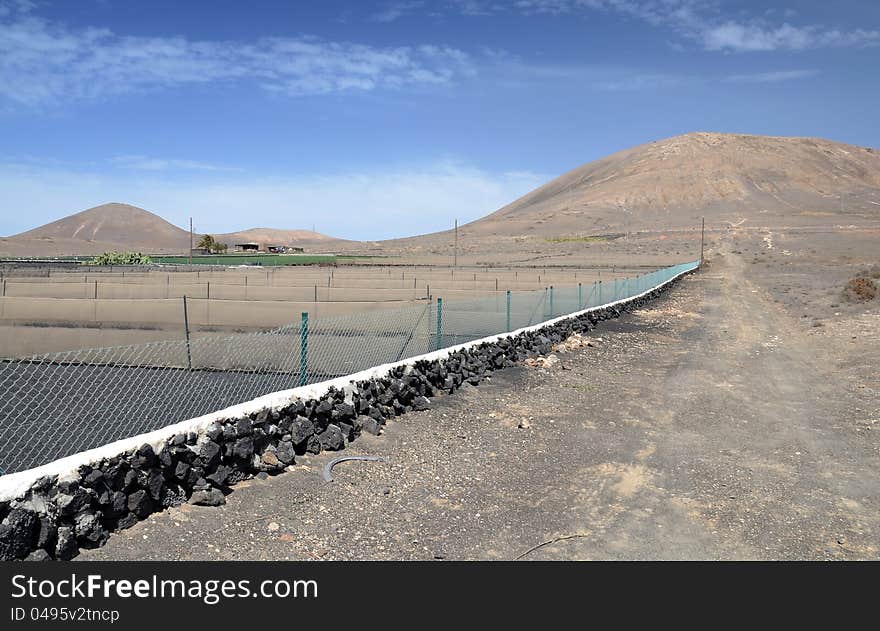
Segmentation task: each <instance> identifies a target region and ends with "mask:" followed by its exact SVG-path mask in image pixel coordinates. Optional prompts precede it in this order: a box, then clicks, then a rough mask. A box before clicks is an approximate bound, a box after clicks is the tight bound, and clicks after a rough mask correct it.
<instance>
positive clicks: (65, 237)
mask: <svg viewBox="0 0 880 631" xmlns="http://www.w3.org/2000/svg"><path fill="white" fill-rule="evenodd" d="M4 241H6V242H7V243H13V244H14V243H16V242H18V244H19V245H20V246H22V247H24V248H29V249H31V250H32V251H33V252H34V253H35V254H38V255H44V254H67V253H76V254H92V253H94V252H101V251H104V250H106V249H120V250H121V249H124V250H143V251H149V252H174V251H177V252H182V251H185V250H186V249H187V248H189V232H188V231H186V230H183V229H182V228H178V227H177V226H175V225H174V224H172V223H169V222H167V221H165V220H164V219H162V218H161V217H160V216H158V215H156V214H153V213H151V212H149V211H147V210H144V209H143V208H138V207H137V206H131V205H129V204H119V203H110V204H102V205H101V206H95V207H94V208H89V209H88V210H84V211H82V212H78V213H76V214H74V215H70V216H68V217H64V218H62V219H58V220H57V221H53V222H51V223H48V224H46V225H44V226H40V227H39V228H34V229H33V230H28V231H27V232H22V233H21V234H17V235H15V236H13V237H9V238H8V239H5V240H4ZM7 243H4V244H3V245H7ZM4 249H6V248H4Z"/></svg>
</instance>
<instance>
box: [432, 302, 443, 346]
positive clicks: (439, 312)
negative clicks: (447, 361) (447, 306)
mask: <svg viewBox="0 0 880 631" xmlns="http://www.w3.org/2000/svg"><path fill="white" fill-rule="evenodd" d="M442 338H443V298H437V343H436V348H435V349H434V350H437V351H439V350H440V343H441V341H442Z"/></svg>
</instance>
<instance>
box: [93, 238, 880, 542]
mask: <svg viewBox="0 0 880 631" xmlns="http://www.w3.org/2000/svg"><path fill="white" fill-rule="evenodd" d="M788 238H790V237H788ZM783 239H784V238H783ZM810 239H812V237H811V238H810ZM829 240H830V241H829V243H831V242H834V243H838V244H840V243H841V242H840V240H839V239H835V238H834V237H829ZM844 240H845V239H844ZM810 242H812V241H810ZM777 243H781V241H779V240H777V238H776V237H774V245H773V247H774V248H775V247H777V245H776V244H777ZM762 244H763V247H764V248H765V249H768V248H767V246H766V243H765V242H764V240H763V236H760V235H755V234H751V233H748V232H744V233H741V234H740V233H737V234H728V235H725V236H724V237H723V238H719V239H717V240H716V241H715V243H713V244H712V247H711V250H710V256H711V263H710V265H709V266H708V267H707V268H706V269H705V270H704V271H703V272H701V273H700V274H698V275H696V276H692V277H689V278H687V279H686V280H684V281H683V282H682V283H680V284H679V285H678V286H677V288H676V290H675V291H673V292H671V293H670V294H667V296H666V297H664V298H663V299H661V300H659V301H657V302H656V303H654V304H653V305H651V306H650V307H649V308H646V309H644V310H641V311H639V312H637V313H635V314H632V315H628V316H625V317H624V318H622V319H621V320H618V321H614V322H610V323H604V324H603V326H602V327H600V328H599V329H597V330H596V331H595V332H593V337H594V339H595V347H592V348H586V349H583V350H581V351H576V352H573V353H569V354H565V355H560V359H561V361H560V362H558V363H556V364H555V365H554V366H553V367H552V368H550V369H528V368H514V369H510V370H508V371H504V372H501V373H497V374H496V376H495V377H494V378H493V379H492V380H491V381H490V382H487V383H485V384H484V385H481V386H480V387H479V388H468V389H466V390H465V391H462V392H460V393H458V394H456V395H454V396H450V397H444V398H441V399H437V400H436V401H435V403H434V407H433V409H431V410H429V411H427V412H423V413H416V414H410V415H407V416H405V417H402V418H400V419H399V420H398V421H397V422H394V423H392V424H391V425H390V426H389V428H388V429H387V432H386V433H385V434H384V435H383V436H381V437H378V438H373V437H364V438H361V439H359V440H358V441H357V442H356V443H354V444H353V445H351V446H350V447H349V450H348V451H347V452H346V453H351V454H355V453H357V454H371V455H381V456H384V457H385V458H387V459H388V464H376V463H346V464H343V465H340V466H339V467H337V469H336V470H335V475H336V481H335V482H333V483H332V484H328V483H324V482H322V481H321V478H320V471H321V467H322V466H323V464H324V463H325V462H326V461H327V460H328V459H329V458H330V457H332V456H328V455H322V456H320V457H316V458H311V459H302V460H301V461H300V462H299V464H298V465H297V468H296V470H295V471H293V472H291V473H287V474H284V475H282V476H278V477H276V478H272V479H268V480H265V481H259V480H254V481H252V482H249V483H246V484H243V485H240V486H239V487H237V488H236V490H235V492H234V493H232V494H231V495H230V496H229V498H228V503H227V505H225V506H223V507H220V508H198V507H192V506H184V507H181V508H178V509H174V510H171V511H168V512H165V513H162V514H157V515H154V516H153V517H151V518H150V519H148V520H146V521H144V522H142V523H140V524H138V525H137V526H135V527H133V528H132V529H130V530H128V531H125V532H123V533H120V534H116V535H114V536H113V537H111V539H110V542H109V543H108V545H107V546H106V547H105V548H103V549H101V550H96V551H92V552H88V553H86V554H84V555H83V556H82V557H81V558H83V559H426V560H429V559H517V558H525V559H603V558H611V559H657V558H660V559H715V558H725V559H739V558H746V559H877V558H878V557H880V546H878V544H877V542H878V541H880V434H878V432H880V427H878V423H880V407H878V403H877V402H878V400H880V397H878V392H880V377H878V373H877V371H876V366H877V365H880V342H878V337H877V333H878V331H880V313H878V304H877V303H875V304H866V305H859V306H855V307H852V309H848V310H841V311H832V309H834V308H832V307H831V306H830V304H831V303H830V300H832V299H833V298H832V295H833V294H834V292H835V291H839V288H840V286H839V281H840V279H842V278H843V277H845V276H847V274H848V273H849V272H850V271H851V270H850V269H849V268H845V269H844V268H838V267H837V266H833V265H825V264H822V263H821V262H814V263H813V264H811V263H810V261H809V257H808V256H805V257H804V258H803V259H802V260H801V261H800V263H799V264H798V265H797V266H795V267H792V268H790V269H787V270H786V271H785V276H784V279H785V280H784V282H782V283H781V278H782V277H780V276H779V274H781V273H782V272H780V271H779V268H778V267H769V268H767V269H766V270H764V271H762V268H761V264H760V262H759V263H753V262H752V259H753V257H754V253H755V252H757V251H758V249H759V248H760V247H761V245H762ZM841 247H846V246H845V245H844V246H841ZM786 249H789V248H786ZM817 250H818V248H817ZM741 252H742V253H741ZM871 255H872V254H871V252H867V253H866V252H865V251H862V253H861V254H860V257H863V258H865V257H868V258H869V257H870V256H871ZM792 256H794V255H792ZM787 259H788V257H786V260H787ZM850 262H852V261H850ZM840 264H841V265H843V266H844V267H845V266H847V265H849V263H848V262H845V261H840ZM804 277H809V278H810V279H812V281H811V283H812V284H811V286H812V287H813V290H812V291H811V292H808V294H809V295H808V296H807V298H805V300H806V303H805V304H806V305H807V309H808V312H809V313H811V314H815V315H816V316H817V317H820V319H821V321H822V322H823V323H824V325H823V326H820V327H816V326H813V320H812V319H811V317H809V316H808V317H807V318H804V317H802V315H803V314H802V313H801V311H803V310H804V304H802V303H801V302H800V297H799V299H798V302H797V303H791V304H789V303H786V302H785V300H784V297H785V295H786V294H792V292H793V291H794V288H795V287H799V286H801V285H800V284H801V283H803V282H806V281H805V279H804ZM786 289H787V290H788V291H786ZM835 313H837V314H839V315H834V314H835Z"/></svg>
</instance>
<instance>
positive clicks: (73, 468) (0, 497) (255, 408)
mask: <svg viewBox="0 0 880 631" xmlns="http://www.w3.org/2000/svg"><path fill="white" fill-rule="evenodd" d="M685 265H687V264H685ZM691 265H692V266H691V267H689V268H688V269H685V270H684V271H682V272H679V273H678V274H676V275H675V276H673V277H671V278H670V279H669V280H666V281H663V282H662V283H660V284H659V285H655V286H654V287H651V288H650V289H647V290H645V291H643V292H642V293H640V294H636V295H635V296H630V297H628V298H622V299H620V300H615V301H614V302H609V303H606V304H604V305H599V306H596V307H590V308H588V309H582V310H580V311H575V312H573V313H569V314H566V315H563V316H559V317H557V318H553V319H551V320H545V321H544V322H540V323H538V324H533V325H532V326H527V327H523V328H521V329H517V330H515V331H510V332H507V333H500V334H497V335H490V336H489V337H483V338H480V339H478V340H472V341H470V342H465V343H464V344H458V345H456V346H450V347H447V348H441V349H440V350H438V351H431V352H430V353H425V354H423V355H416V356H415V357H409V358H407V359H404V360H401V361H399V362H393V363H390V364H382V365H380V366H374V367H372V368H367V369H366V370H362V371H360V372H356V373H352V374H350V375H345V376H343V377H337V378H335V379H329V380H327V381H321V382H319V383H313V384H309V385H307V386H300V387H298V388H292V389H289V390H279V391H278V392H272V393H270V394H266V395H263V396H261V397H258V398H256V399H252V400H251V401H245V402H244V403H239V404H237V405H233V406H231V407H228V408H224V409H222V410H217V411H216V412H211V413H210V414H205V415H204V416H198V417H196V418H191V419H187V420H185V421H180V422H179V423H175V424H173V425H167V426H165V427H162V428H159V429H157V430H154V431H152V432H147V433H145V434H139V435H137V436H132V437H130V438H124V439H122V440H117V441H115V442H112V443H108V444H106V445H102V446H101V447H95V448H94V449H89V450H87V451H81V452H79V453H76V454H72V455H70V456H65V457H64V458H60V459H58V460H54V461H52V462H50V463H48V464H44V465H41V466H39V467H35V468H33V469H26V470H25V471H19V472H17V473H10V474H8V475H4V476H0V501H3V502H5V501H9V500H13V499H15V498H17V497H20V496H21V495H23V494H24V493H26V492H27V491H28V489H30V488H31V486H32V485H33V483H34V482H36V481H37V480H38V479H39V478H41V477H44V476H52V475H57V476H58V477H59V479H61V480H64V479H71V478H75V477H76V476H77V470H78V469H79V468H80V467H81V466H82V465H84V464H92V463H95V462H99V461H101V460H102V459H104V458H112V457H114V456H118V455H120V454H123V453H125V452H127V451H133V450H135V449H137V448H138V447H140V446H141V445H143V444H144V443H148V444H150V445H152V447H153V448H154V449H157V450H158V449H160V448H161V446H162V445H163V444H164V443H165V441H167V440H168V439H169V438H172V437H173V436H175V435H176V434H186V433H189V432H198V433H202V432H203V431H204V430H205V429H207V428H208V427H209V426H210V425H211V424H212V423H214V422H215V421H219V420H225V419H230V418H241V417H243V416H247V415H249V414H251V413H253V412H259V411H261V410H264V409H267V408H270V409H280V408H283V407H286V406H288V405H290V404H291V403H293V402H294V401H295V400H296V399H304V400H307V399H318V398H320V397H321V396H323V395H324V394H325V393H326V392H327V391H328V390H329V389H330V388H331V387H335V388H336V389H339V390H341V389H342V388H344V387H345V386H347V385H349V384H350V383H351V382H354V381H366V380H369V379H372V378H375V377H384V376H385V375H387V374H388V373H389V372H391V370H393V369H394V368H396V367H398V366H411V365H413V364H415V363H416V362H418V361H422V360H427V361H434V360H437V359H444V358H446V357H448V356H449V355H450V354H451V353H454V352H456V351H459V350H461V349H465V348H470V347H471V346H478V345H480V344H485V343H486V342H490V343H491V342H496V341H498V340H501V339H504V338H506V337H514V336H517V335H521V334H523V333H527V332H529V331H537V330H539V329H543V328H544V327H546V326H551V325H553V324H556V323H557V322H561V321H563V320H568V319H571V318H576V317H578V316H581V315H583V314H585V313H590V312H591V311H599V310H601V309H607V308H608V307H613V306H615V305H618V304H622V303H625V302H629V301H631V300H635V299H637V298H641V297H642V296H644V295H646V294H649V293H651V292H652V291H655V290H657V289H660V288H661V287H663V286H664V285H668V284H669V283H671V282H673V281H674V280H676V279H678V278H679V277H681V276H683V275H685V274H687V273H689V272H692V271H694V270H695V269H697V268H698V267H699V263H698V262H696V261H695V262H694V263H692V264H691Z"/></svg>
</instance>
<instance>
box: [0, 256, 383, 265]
mask: <svg viewBox="0 0 880 631" xmlns="http://www.w3.org/2000/svg"><path fill="white" fill-rule="evenodd" d="M91 258H92V257H89V256H57V257H52V258H44V257H0V262H4V261H22V260H24V261H41V260H47V261H79V262H81V263H86V262H87V261H89V260H91ZM364 258H371V257H369V256H364V255H336V254H215V255H212V256H194V257H192V261H190V259H189V257H187V256H150V259H151V260H152V261H153V263H158V264H160V265H189V264H190V262H191V263H192V264H193V265H261V266H270V267H271V266H276V265H335V264H336V263H339V262H345V261H348V260H352V259H364Z"/></svg>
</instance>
